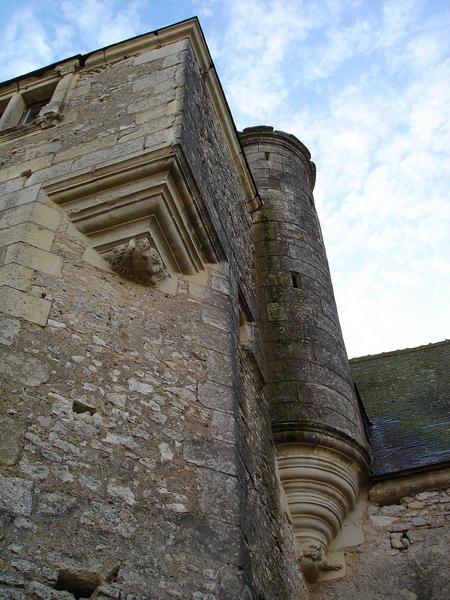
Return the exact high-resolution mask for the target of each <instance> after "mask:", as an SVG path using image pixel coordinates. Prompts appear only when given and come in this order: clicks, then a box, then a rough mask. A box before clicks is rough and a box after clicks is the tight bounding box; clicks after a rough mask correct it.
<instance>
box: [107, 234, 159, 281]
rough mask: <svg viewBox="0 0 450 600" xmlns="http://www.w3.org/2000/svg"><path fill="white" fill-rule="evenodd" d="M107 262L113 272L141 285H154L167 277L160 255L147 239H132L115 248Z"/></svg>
mask: <svg viewBox="0 0 450 600" xmlns="http://www.w3.org/2000/svg"><path fill="white" fill-rule="evenodd" d="M109 262H110V264H111V267H112V269H113V271H115V272H116V273H119V274H120V275H122V276H123V277H125V278H127V279H130V280H131V281H134V282H136V283H141V284H142V285H156V284H157V283H158V282H159V281H162V280H163V279H166V277H168V276H169V274H168V272H167V270H166V268H165V266H164V262H163V260H162V258H161V255H160V254H159V252H158V251H157V250H155V248H153V247H152V246H151V245H150V242H149V241H148V239H146V238H144V239H136V238H132V239H131V240H130V241H129V242H128V243H127V244H122V245H121V246H118V247H117V248H115V249H114V250H113V251H112V253H111V255H110V257H109Z"/></svg>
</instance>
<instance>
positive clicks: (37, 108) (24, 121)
mask: <svg viewBox="0 0 450 600" xmlns="http://www.w3.org/2000/svg"><path fill="white" fill-rule="evenodd" d="M48 103H49V99H47V100H40V101H39V102H33V104H28V105H27V106H26V107H25V110H24V111H23V113H22V116H21V117H20V121H19V125H29V124H30V123H32V122H33V121H34V120H35V119H36V117H37V116H38V115H39V113H40V112H41V109H42V108H44V106H46V105H47V104H48Z"/></svg>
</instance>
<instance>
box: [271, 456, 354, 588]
mask: <svg viewBox="0 0 450 600" xmlns="http://www.w3.org/2000/svg"><path fill="white" fill-rule="evenodd" d="M277 457H278V458H277V460H278V469H279V473H280V480H281V484H282V486H283V490H284V493H285V495H286V498H287V502H288V506H289V513H290V516H291V520H292V526H293V529H294V536H295V541H296V550H297V557H298V559H299V561H300V564H301V566H302V568H303V570H304V572H305V576H306V577H307V578H308V579H309V580H310V581H315V580H317V579H318V578H319V577H320V572H321V571H325V570H327V571H329V570H339V569H340V568H341V565H339V564H334V563H332V562H331V561H327V559H326V550H327V546H328V544H329V543H330V542H331V540H332V539H333V538H334V537H335V536H336V534H337V533H338V532H339V530H340V529H341V527H342V523H343V520H344V518H345V517H346V515H347V514H348V512H349V511H350V510H352V508H354V506H355V504H356V500H357V497H358V488H359V477H360V472H361V467H360V465H359V464H358V463H357V462H356V461H353V460H352V459H350V458H348V457H347V456H345V455H344V454H341V453H340V452H336V451H335V450H332V449H330V448H326V447H324V446H312V445H308V444H281V445H278V446H277Z"/></svg>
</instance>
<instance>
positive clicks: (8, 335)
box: [0, 314, 20, 346]
mask: <svg viewBox="0 0 450 600" xmlns="http://www.w3.org/2000/svg"><path fill="white" fill-rule="evenodd" d="M19 332H20V321H19V320H18V319H11V318H10V317H7V316H6V315H2V314H0V344H3V345H4V346H11V345H12V344H14V342H15V341H16V338H17V336H18V335H19Z"/></svg>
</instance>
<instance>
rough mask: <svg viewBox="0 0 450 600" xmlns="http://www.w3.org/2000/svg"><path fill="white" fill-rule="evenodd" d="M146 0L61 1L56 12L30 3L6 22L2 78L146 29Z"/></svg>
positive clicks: (1, 60) (1, 63)
mask: <svg viewBox="0 0 450 600" xmlns="http://www.w3.org/2000/svg"><path fill="white" fill-rule="evenodd" d="M146 5H147V2H145V0H132V1H130V2H127V3H126V4H125V5H124V3H122V2H120V1H119V0H65V1H63V2H62V3H61V5H60V6H59V8H58V11H56V10H42V6H41V3H37V2H31V3H28V4H27V7H26V8H18V9H17V10H16V11H15V12H13V13H12V16H11V18H9V19H6V20H5V27H4V30H3V32H2V37H3V44H2V55H1V58H0V72H1V79H2V80H6V79H8V78H9V77H14V76H16V75H19V74H22V73H27V72H29V71H32V70H34V69H37V68H39V67H42V66H45V65H48V64H50V63H52V62H56V61H57V60H61V59H64V58H67V57H69V56H73V55H74V54H79V53H83V52H88V51H90V50H95V49H97V48H99V47H102V46H106V45H108V44H112V43H115V42H118V41H120V40H123V39H126V38H128V37H132V36H134V35H137V34H139V33H141V32H142V31H143V30H144V31H145V30H147V31H148V30H149V29H151V24H150V23H146V22H145V20H143V18H142V16H143V14H145V11H144V9H145V7H146Z"/></svg>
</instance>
